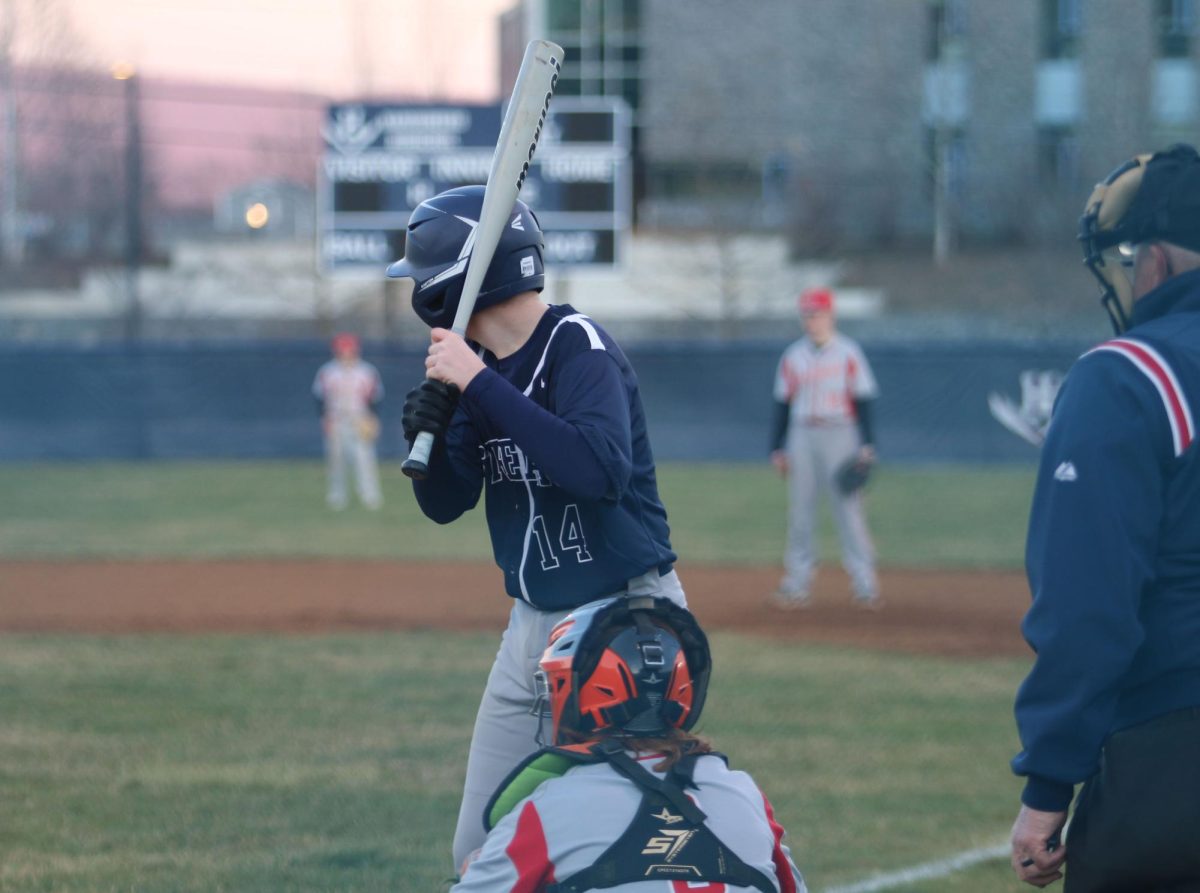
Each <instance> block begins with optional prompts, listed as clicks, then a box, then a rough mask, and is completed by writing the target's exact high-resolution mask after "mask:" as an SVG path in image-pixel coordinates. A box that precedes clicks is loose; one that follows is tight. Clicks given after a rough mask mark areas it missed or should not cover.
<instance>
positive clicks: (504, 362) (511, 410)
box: [388, 186, 684, 866]
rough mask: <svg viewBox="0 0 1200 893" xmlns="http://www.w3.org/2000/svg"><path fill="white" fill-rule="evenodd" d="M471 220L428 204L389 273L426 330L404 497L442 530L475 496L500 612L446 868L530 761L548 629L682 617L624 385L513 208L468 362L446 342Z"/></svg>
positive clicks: (617, 366) (454, 193) (624, 368)
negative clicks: (550, 289)
mask: <svg viewBox="0 0 1200 893" xmlns="http://www.w3.org/2000/svg"><path fill="white" fill-rule="evenodd" d="M482 204H483V187H478V186H467V187H462V188H459V189H452V190H449V191H448V192H444V193H442V194H440V195H437V196H434V197H433V198H431V199H429V200H428V201H426V202H423V203H422V204H421V205H420V206H418V207H417V209H416V210H415V211H413V213H412V216H411V218H410V220H409V223H408V232H407V238H406V241H405V256H404V259H403V260H401V261H398V262H397V263H395V264H393V265H392V267H391V268H390V269H389V271H388V273H389V275H391V276H395V277H407V278H411V279H412V280H413V281H414V286H413V297H412V304H413V309H414V310H415V311H416V313H417V315H418V316H419V317H420V318H421V319H422V320H423V321H424V322H425V323H426V324H428V325H429V326H431V327H432V328H433V332H432V342H433V343H432V345H431V346H430V348H429V355H428V357H427V358H426V360H425V367H426V373H427V375H428V378H426V380H425V381H423V382H422V383H421V385H420V386H419V387H417V388H416V389H414V390H413V391H411V392H410V393H409V395H408V398H407V400H406V402H405V406H404V418H403V422H404V431H405V436H406V437H408V438H409V439H410V440H412V439H413V438H415V437H416V434H417V432H418V431H419V430H427V431H430V432H431V433H434V434H435V435H436V437H437V439H436V445H435V447H434V449H433V452H432V453H431V455H430V458H429V475H428V477H427V478H426V479H425V480H418V481H414V482H413V491H414V493H415V495H416V498H417V502H418V503H419V504H420V506H421V510H422V511H423V512H424V513H425V514H426V515H427V516H428V517H430V518H432V519H433V520H435V521H437V522H439V523H442V524H446V523H449V522H451V521H453V520H454V519H456V518H458V517H459V516H460V515H462V514H463V513H464V512H466V511H469V510H471V509H473V508H474V507H475V506H476V504H477V503H478V502H479V497H480V495H481V494H482V492H483V490H484V489H485V488H486V490H487V520H488V529H489V531H490V532H491V539H492V550H493V553H494V555H495V559H496V564H497V565H499V566H500V568H501V570H502V571H503V573H504V584H505V589H506V591H507V592H508V595H509V596H511V597H512V599H513V607H512V611H511V614H510V619H509V625H508V629H507V631H506V632H505V634H504V638H503V640H502V642H501V645H500V651H499V653H498V654H497V655H496V661H495V664H494V665H493V667H492V672H491V675H490V676H489V677H488V681H487V687H486V689H485V691H484V694H483V699H482V702H481V704H480V707H479V714H478V716H477V718H476V722H475V731H474V733H473V736H472V739H471V748H470V754H469V756H468V759H467V776H466V782H465V785H464V791H463V800H462V806H461V808H460V811H459V817H458V829H457V831H456V833H455V838H454V862H455V865H456V866H459V865H461V864H462V862H463V859H464V858H465V857H466V856H467V854H468V853H470V852H472V851H473V850H475V849H476V848H478V847H479V846H480V845H481V844H482V843H483V839H484V827H483V821H482V816H483V808H484V805H485V804H486V803H487V800H488V797H489V796H490V795H491V793H492V791H493V790H494V789H495V788H496V785H497V784H498V783H499V782H500V780H501V779H503V778H504V776H505V775H506V774H507V773H508V772H509V771H510V770H511V769H512V767H513V766H514V765H516V764H517V763H519V762H520V761H521V759H522V758H523V757H525V756H527V755H528V754H530V753H532V752H533V751H534V750H536V748H537V742H536V738H537V735H538V734H539V730H540V722H539V720H538V718H537V717H536V716H535V715H533V714H532V713H531V707H532V705H533V703H534V699H535V695H534V688H533V677H534V672H535V671H536V670H537V661H538V658H539V657H540V655H541V653H542V650H543V649H544V648H545V644H546V637H547V636H548V635H549V633H550V630H551V628H552V627H553V626H554V625H555V624H556V623H557V622H558V621H559V620H561V619H562V618H563V616H565V614H566V613H567V612H568V611H570V610H572V609H574V608H577V607H579V606H580V605H584V604H587V603H588V602H591V601H594V600H596V599H600V598H604V597H606V596H610V595H614V594H622V595H624V594H639V595H641V594H644V595H663V596H666V597H668V598H671V599H674V600H675V601H677V602H678V603H680V604H683V603H684V595H683V590H682V588H681V587H680V584H679V579H678V577H677V576H676V574H675V572H674V570H673V565H674V562H675V553H674V552H673V551H672V549H671V543H670V538H669V535H668V529H667V515H666V510H665V509H664V508H663V505H662V501H661V500H660V499H659V496H658V487H657V484H656V482H655V476H654V457H653V456H652V454H651V451H650V442H649V439H648V437H647V433H646V419H645V416H644V415H643V412H642V403H641V398H640V396H639V393H638V382H637V376H636V375H635V374H634V371H633V368H632V367H631V366H630V364H629V361H628V360H627V359H626V358H625V355H624V353H622V352H621V349H620V348H619V347H618V346H617V344H616V342H614V341H613V339H612V338H610V337H609V336H608V334H607V333H606V332H605V331H604V330H603V329H602V328H600V326H599V325H597V324H596V323H595V322H594V321H592V320H591V319H589V318H588V317H586V316H584V315H583V314H581V313H577V312H576V311H575V310H574V309H573V308H571V307H569V306H566V305H560V306H547V304H545V303H544V302H543V301H542V300H541V298H540V297H539V292H541V291H542V288H543V285H544V279H545V276H544V270H543V262H542V250H543V239H542V231H541V228H540V226H539V225H538V221H537V218H536V217H535V216H534V215H533V212H532V211H530V210H529V208H528V206H526V205H525V203H524V202H521V201H518V202H517V203H516V205H515V207H514V209H513V212H512V218H511V220H510V221H509V223H508V225H507V226H505V228H504V231H503V235H502V236H501V238H500V242H499V244H498V246H497V248H496V253H495V255H494V256H493V258H492V261H491V263H490V265H489V266H488V270H487V273H486V275H485V276H484V280H483V286H482V288H481V289H480V292H479V297H478V298H477V300H476V303H475V308H474V313H473V315H472V317H471V321H470V324H469V326H468V328H467V337H468V338H470V339H471V341H472V342H473V343H474V345H477V347H476V346H472V345H469V344H468V343H467V342H466V341H464V340H463V339H462V338H460V337H459V336H458V335H455V334H454V333H452V332H451V331H449V330H448V328H447V327H448V326H450V325H451V323H452V321H453V319H454V315H455V313H456V311H457V307H458V302H459V299H460V297H461V295H462V285H463V280H464V278H465V276H464V274H465V267H466V263H465V257H466V255H467V253H468V252H469V250H470V249H469V245H470V244H471V242H470V241H469V240H472V239H473V234H474V227H475V225H476V222H477V221H478V220H479V212H480V209H481V207H482ZM460 394H461V400H460V397H459V395H460Z"/></svg>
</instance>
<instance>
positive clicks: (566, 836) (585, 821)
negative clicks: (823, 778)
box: [451, 756, 807, 893]
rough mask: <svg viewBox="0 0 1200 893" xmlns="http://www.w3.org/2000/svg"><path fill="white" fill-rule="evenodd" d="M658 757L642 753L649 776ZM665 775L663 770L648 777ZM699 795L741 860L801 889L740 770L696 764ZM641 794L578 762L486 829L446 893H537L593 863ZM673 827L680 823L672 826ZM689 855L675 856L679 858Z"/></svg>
mask: <svg viewBox="0 0 1200 893" xmlns="http://www.w3.org/2000/svg"><path fill="white" fill-rule="evenodd" d="M660 759H661V757H658V756H643V757H642V758H641V760H640V762H641V765H642V766H643V767H644V768H646V769H649V770H651V771H653V766H654V764H655V763H656V762H658V761H659V760H660ZM654 774H655V775H656V776H658V777H660V778H661V777H662V773H661V772H654ZM692 778H693V781H694V782H695V784H696V785H697V788H698V789H696V790H693V789H691V788H689V789H688V791H687V794H688V796H689V797H691V798H692V799H693V800H694V801H695V802H696V804H697V805H698V806H699V807H700V808H701V809H702V810H704V812H705V813H706V814H707V816H708V818H707V819H706V824H707V825H708V827H709V828H710V829H711V830H712V832H713V833H714V834H715V835H716V836H717V838H718V839H719V840H721V841H722V843H724V844H725V845H726V846H727V847H729V848H730V849H731V850H733V851H734V852H735V853H736V854H737V856H738V858H740V859H741V860H742V861H744V862H745V863H746V864H747V865H749V866H750V867H751V868H756V869H758V870H759V871H760V872H762V873H763V874H764V875H766V876H767V877H768V878H769V879H771V880H772V881H773V882H774V883H775V884H776V888H777V889H778V890H779V891H780V893H807V888H806V887H805V885H804V878H803V877H801V875H800V871H799V869H797V868H796V865H795V863H794V862H793V861H792V856H791V853H790V851H789V850H788V848H787V846H785V845H784V843H783V836H784V832H783V828H781V827H780V826H779V824H778V823H777V822H776V821H775V816H774V813H773V812H772V809H771V804H770V803H769V802H767V798H766V797H765V796H764V795H763V793H762V792H761V791H760V790H759V789H758V787H757V785H755V783H754V780H753V779H752V778H751V777H750V776H749V775H747V774H746V773H745V772H739V771H735V770H731V769H729V768H728V767H727V766H726V765H725V761H724V760H722V759H721V758H720V757H717V756H711V757H701V758H700V759H699V760H697V761H696V766H695V771H694V773H693V776H692ZM642 794H643V791H642V790H641V788H639V787H637V786H636V785H635V784H634V783H633V782H631V781H630V780H629V779H627V778H625V777H624V776H622V775H620V774H618V773H617V771H616V770H615V769H613V768H612V767H611V766H610V765H608V764H607V763H593V764H588V765H581V766H575V767H572V768H571V769H569V770H568V771H567V772H566V773H565V774H564V775H562V776H561V777H559V778H553V779H550V780H549V781H544V782H542V784H540V785H539V786H538V787H537V789H536V790H535V791H534V792H533V793H532V794H531V795H530V796H529V797H526V798H525V799H524V800H522V801H521V802H520V803H518V804H517V805H516V806H515V807H514V808H513V810H512V811H511V812H510V813H509V814H508V815H506V816H505V817H504V818H503V819H501V820H500V822H499V823H498V824H497V825H496V827H495V828H493V829H492V832H491V833H490V834H489V835H488V838H487V842H486V843H485V844H484V846H483V849H482V851H481V852H480V855H479V857H478V858H477V859H476V860H475V861H474V862H472V863H471V866H470V867H469V868H468V870H467V872H466V874H464V875H463V878H462V880H461V881H459V882H458V884H456V885H455V886H454V887H453V889H452V890H451V893H539V891H541V890H543V889H544V888H545V886H546V885H547V884H551V883H555V882H560V881H565V880H567V879H569V878H570V877H572V876H573V875H575V874H577V873H578V872H580V871H582V870H583V869H585V868H588V867H590V866H591V865H592V864H593V863H594V862H595V861H596V860H597V859H598V858H599V857H600V856H601V855H602V854H603V853H604V851H605V850H607V849H608V848H609V847H610V846H611V845H612V844H613V843H614V842H615V841H616V840H617V839H618V838H619V837H620V836H621V835H622V834H623V833H624V832H625V830H626V829H627V828H628V827H629V824H630V822H631V821H633V818H634V814H635V812H636V811H637V808H638V806H639V805H640V804H641V802H642ZM671 819H672V816H670V815H669V814H668V815H665V816H664V817H663V828H664V832H663V834H662V836H661V837H662V839H661V840H660V839H659V838H652V839H651V840H649V841H647V846H664V847H665V846H666V844H665V843H664V841H670V840H672V837H671V834H670V830H671V829H670V822H671ZM676 821H678V819H677V820H676ZM685 857H686V850H685V849H684V850H680V851H679V854H678V858H679V859H683V858H685ZM606 889H609V890H614V891H619V893H687V891H693V893H694V891H696V890H705V891H707V893H757V891H755V890H754V888H753V887H735V886H730V885H727V884H720V883H716V884H698V883H695V882H693V885H692V886H689V882H688V881H686V880H672V881H668V880H653V881H638V882H636V883H632V884H621V885H619V886H617V887H609V888H606Z"/></svg>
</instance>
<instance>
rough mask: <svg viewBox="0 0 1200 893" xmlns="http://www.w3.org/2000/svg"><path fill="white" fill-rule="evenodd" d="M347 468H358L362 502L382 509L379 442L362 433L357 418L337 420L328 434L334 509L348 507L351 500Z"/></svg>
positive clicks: (327, 462)
mask: <svg viewBox="0 0 1200 893" xmlns="http://www.w3.org/2000/svg"><path fill="white" fill-rule="evenodd" d="M347 467H349V468H352V469H353V470H354V484H355V489H356V490H357V492H358V498H359V500H361V501H362V504H363V505H365V506H366V507H367V508H372V509H374V508H379V507H380V506H381V505H382V504H383V493H382V491H381V490H380V488H379V464H378V462H377V461H376V459H375V444H374V443H372V442H371V441H369V440H364V439H363V438H362V437H360V436H359V434H358V429H357V426H356V420H355V419H354V418H343V419H336V420H335V421H334V422H333V424H332V425H331V426H330V431H329V433H328V434H327V435H326V436H325V470H326V478H327V480H328V483H329V489H328V490H327V492H326V494H325V501H326V502H327V503H328V504H329V507H330V508H336V509H340V508H345V507H346V503H347V502H348V501H349V493H348V492H347V487H346V470H347Z"/></svg>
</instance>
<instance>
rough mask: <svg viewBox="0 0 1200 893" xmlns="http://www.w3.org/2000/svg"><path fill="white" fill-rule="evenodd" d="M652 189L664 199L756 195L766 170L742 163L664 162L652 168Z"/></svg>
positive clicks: (753, 196)
mask: <svg viewBox="0 0 1200 893" xmlns="http://www.w3.org/2000/svg"><path fill="white" fill-rule="evenodd" d="M650 181H651V187H652V188H651V191H652V192H653V194H654V195H656V196H659V197H662V198H675V199H680V198H697V197H703V198H738V199H747V198H755V197H756V193H758V192H760V191H761V189H762V172H761V170H759V169H756V168H754V167H752V166H751V165H749V164H743V163H740V162H720V161H716V162H693V163H685V162H664V163H659V164H654V165H653V166H652V167H651V168H650Z"/></svg>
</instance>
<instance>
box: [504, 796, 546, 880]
mask: <svg viewBox="0 0 1200 893" xmlns="http://www.w3.org/2000/svg"><path fill="white" fill-rule="evenodd" d="M505 852H506V853H508V858H509V859H511V860H512V864H513V867H514V868H515V869H516V870H517V882H516V883H515V884H513V886H512V890H511V893H538V891H539V890H541V889H542V888H543V887H544V886H545V885H547V884H553V883H554V864H553V863H552V862H551V861H550V851H549V849H548V848H547V847H546V834H545V832H544V831H543V830H542V817H541V816H539V815H538V811H537V809H535V808H534V806H533V804H532V803H526V804H525V806H524V808H523V809H522V810H521V814H520V816H518V817H517V830H516V833H514V834H513V839H512V840H511V841H509V843H508V848H507V849H506V850H505Z"/></svg>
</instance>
